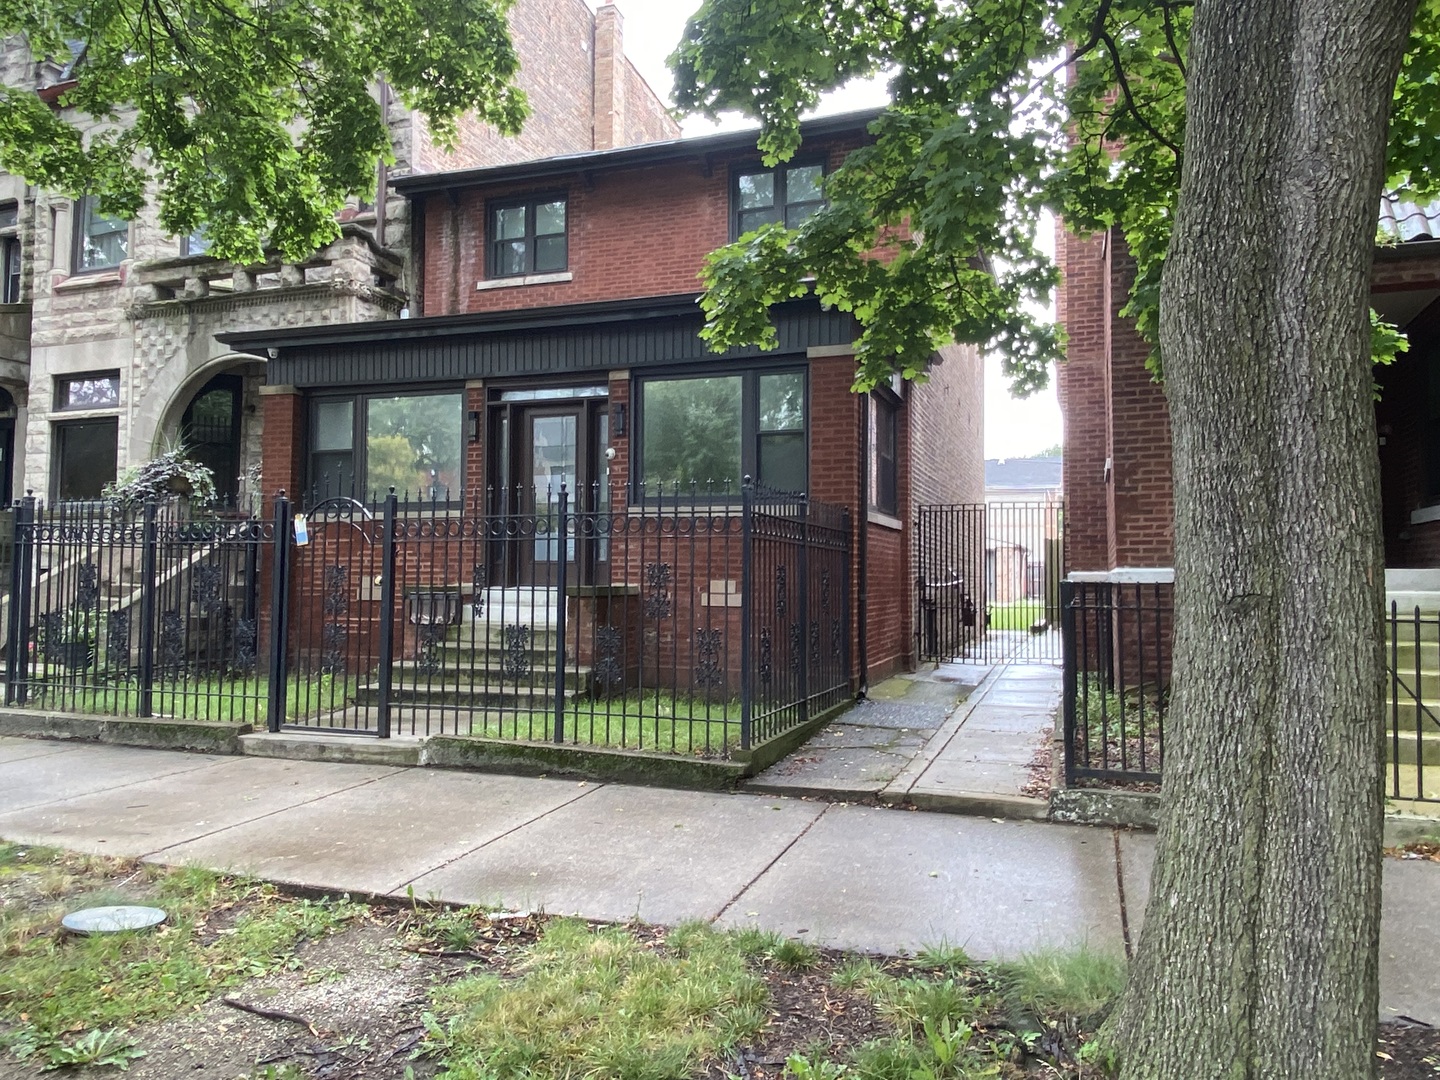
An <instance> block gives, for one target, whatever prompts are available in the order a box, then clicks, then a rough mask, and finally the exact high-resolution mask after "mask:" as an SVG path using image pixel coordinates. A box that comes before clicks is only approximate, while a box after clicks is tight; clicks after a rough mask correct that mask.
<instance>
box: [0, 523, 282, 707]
mask: <svg viewBox="0 0 1440 1080" xmlns="http://www.w3.org/2000/svg"><path fill="white" fill-rule="evenodd" d="M15 541H16V542H15V553H14V556H13V559H12V563H11V567H10V602H9V605H8V608H7V611H6V615H7V621H6V625H7V635H6V672H7V678H6V702H7V704H19V705H30V706H35V707H41V708H45V709H57V710H67V711H78V712H87V713H105V714H111V715H120V716H186V717H191V718H195V719H202V720H242V721H255V720H263V719H264V717H265V708H266V706H265V702H266V700H267V696H268V687H267V674H266V671H265V668H264V664H263V662H262V659H261V658H262V657H263V647H264V641H263V636H264V633H265V629H266V628H265V626H264V625H263V620H262V617H261V612H262V605H261V603H260V577H261V559H262V554H264V553H265V552H267V551H268V549H269V548H270V547H273V545H274V533H273V530H272V529H271V528H270V526H269V525H268V524H267V523H264V522H262V521H259V520H258V519H256V518H255V517H254V516H253V515H252V514H251V513H249V512H248V510H246V509H242V508H239V507H235V506H223V507H220V508H219V509H215V510H210V511H207V512H204V513H192V512H191V511H190V510H189V509H188V508H187V507H186V505H185V504H184V503H183V502H182V501H180V500H174V501H170V502H166V503H158V502H151V503H147V504H144V505H118V504H114V503H104V502H87V503H62V504H59V505H57V506H55V507H45V506H43V505H40V504H37V503H36V502H35V501H34V500H29V499H27V500H25V501H23V502H21V503H19V504H18V505H17V507H16V509H15Z"/></svg>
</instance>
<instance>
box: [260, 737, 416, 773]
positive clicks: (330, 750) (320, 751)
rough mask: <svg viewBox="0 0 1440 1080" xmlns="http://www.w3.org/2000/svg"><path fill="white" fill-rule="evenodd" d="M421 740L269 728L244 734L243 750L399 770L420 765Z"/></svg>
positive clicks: (291, 758) (269, 755)
mask: <svg viewBox="0 0 1440 1080" xmlns="http://www.w3.org/2000/svg"><path fill="white" fill-rule="evenodd" d="M422 742H423V740H421V739H376V738H373V737H368V736H364V735H324V734H311V733H309V732H292V731H282V732H279V733H278V734H271V733H270V732H268V731H260V732H255V733H253V734H250V735H243V736H241V738H240V753H242V754H248V755H250V756H252V757H269V758H287V759H289V760H290V761H333V762H338V763H341V764H345V765H393V766H394V767H395V768H397V769H403V768H414V767H416V766H418V765H419V764H420V750H421V744H422Z"/></svg>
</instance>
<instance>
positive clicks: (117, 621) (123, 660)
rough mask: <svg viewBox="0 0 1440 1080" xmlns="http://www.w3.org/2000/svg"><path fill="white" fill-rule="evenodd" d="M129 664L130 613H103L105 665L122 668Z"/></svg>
mask: <svg viewBox="0 0 1440 1080" xmlns="http://www.w3.org/2000/svg"><path fill="white" fill-rule="evenodd" d="M129 662H130V612H128V611H107V612H106V613H105V663H106V664H108V665H109V666H111V667H117V666H119V667H123V666H124V665H126V664H128V663H129Z"/></svg>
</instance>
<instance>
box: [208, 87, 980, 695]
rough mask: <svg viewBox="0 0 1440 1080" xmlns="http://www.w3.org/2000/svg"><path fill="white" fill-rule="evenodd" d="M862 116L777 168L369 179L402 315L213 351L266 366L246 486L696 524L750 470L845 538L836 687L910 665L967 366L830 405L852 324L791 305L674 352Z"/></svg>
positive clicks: (603, 153) (735, 153) (950, 482)
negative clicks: (773, 344)
mask: <svg viewBox="0 0 1440 1080" xmlns="http://www.w3.org/2000/svg"><path fill="white" fill-rule="evenodd" d="M872 118H873V113H867V114H864V115H847V116H842V117H829V118H823V119H816V120H811V121H808V122H806V123H805V124H804V126H803V128H802V134H803V145H802V147H801V149H800V151H799V152H798V154H797V155H796V157H795V158H794V159H793V161H792V162H791V163H789V164H788V165H783V166H780V167H778V168H766V167H764V166H763V165H762V163H761V161H760V157H759V154H758V153H757V151H756V149H755V133H754V132H742V133H727V134H720V135H713V136H707V137H703V138H692V139H681V140H673V141H669V142H661V143H653V144H647V145H642V146H631V147H623V148H614V149H597V150H594V151H591V152H586V153H579V154H570V155H562V156H553V157H548V158H543V159H539V160H535V161H528V162H521V163H516V164H504V165H491V166H485V167H480V168H474V169H465V170H460V171H452V172H445V173H426V174H423V175H412V176H408V177H405V178H397V179H395V180H393V181H392V183H391V186H392V189H393V190H394V191H396V192H398V193H399V194H400V195H401V196H403V197H404V198H406V199H407V200H408V201H409V204H410V207H409V220H410V221H411V223H412V227H413V236H414V240H413V244H412V252H413V256H414V263H415V265H416V266H417V268H418V272H417V274H416V277H415V280H414V284H413V286H412V290H411V297H410V315H411V317H410V318H408V319H406V320H404V321H392V322H383V323H380V322H370V323H355V324H350V325H310V326H303V327H294V328H277V329H275V330H261V331H251V332H244V333H230V334H225V335H223V337H224V340H225V342H226V343H227V346H228V347H229V348H232V349H235V350H237V351H239V352H244V353H247V354H250V355H268V356H269V357H270V360H269V363H268V370H267V374H268V385H266V386H265V387H264V388H263V389H262V391H261V395H262V396H261V400H262V401H263V404H264V428H265V439H264V449H263V454H264V475H265V480H266V484H267V487H272V488H273V487H283V488H285V489H286V490H287V491H289V492H291V493H295V492H305V493H307V496H306V497H307V498H308V499H309V500H310V501H311V502H315V501H317V500H323V499H324V497H325V496H326V495H327V494H328V493H333V492H336V491H339V492H341V493H349V492H354V493H356V495H357V496H358V497H359V498H360V499H362V500H365V499H368V498H369V496H368V495H367V494H366V493H367V492H376V491H383V490H384V489H385V487H386V486H388V485H391V484H393V485H394V486H396V487H397V489H400V490H402V491H404V490H408V491H410V492H411V494H412V497H413V494H414V493H415V492H416V491H418V492H419V493H420V496H421V498H422V499H423V498H425V497H429V498H430V499H431V500H432V502H433V501H434V500H436V499H437V498H438V499H439V500H440V501H441V502H442V503H443V502H446V501H449V502H451V503H453V504H454V505H455V506H456V507H457V511H456V512H457V513H460V512H461V510H460V509H459V508H462V507H463V508H475V509H476V510H477V512H479V513H495V512H499V511H501V510H503V509H504V508H505V507H506V506H508V505H510V503H507V502H506V500H517V499H518V500H523V499H526V498H532V497H533V498H538V497H539V496H536V495H535V494H534V493H536V492H537V491H544V490H545V489H547V488H549V489H550V490H551V492H552V494H553V490H554V488H555V487H558V485H560V484H561V483H563V484H564V485H565V486H566V488H567V491H569V492H570V493H572V494H573V496H574V499H575V502H574V503H573V504H572V505H573V506H574V507H575V508H578V509H579V510H581V511H586V512H589V511H594V510H598V509H604V510H605V511H606V512H607V513H609V514H613V515H616V516H617V519H619V518H623V516H624V515H625V514H627V513H629V514H632V515H633V514H644V513H645V512H647V508H649V509H654V508H656V507H661V508H663V507H664V506H666V505H670V504H672V503H674V502H679V503H684V504H685V505H687V506H688V507H690V508H691V509H692V510H693V508H694V507H695V505H696V504H701V505H703V506H704V507H706V508H708V509H707V513H708V514H709V520H711V521H712V522H713V520H714V518H715V515H716V512H717V511H718V513H719V514H720V515H721V516H723V515H724V514H725V513H727V512H733V511H734V510H735V508H736V507H737V505H738V502H739V496H740V482H741V479H742V477H745V476H751V477H754V478H755V480H756V481H757V482H758V483H759V484H760V485H763V486H764V487H766V488H769V489H776V490H782V491H785V492H800V493H804V494H805V495H806V496H808V497H809V498H810V499H812V500H815V501H817V502H823V503H827V504H831V505H832V506H834V507H838V508H842V509H844V510H846V511H848V512H849V515H850V520H851V521H853V522H855V523H857V524H858V527H857V528H856V529H855V530H854V534H855V535H854V540H855V543H854V548H853V558H852V561H851V564H850V566H849V567H848V569H847V571H846V573H847V574H848V577H849V582H850V597H851V600H852V605H851V610H852V611H857V612H863V615H860V616H857V618H856V620H855V625H854V626H853V627H852V628H851V633H852V635H853V636H854V638H855V643H856V647H857V648H858V649H859V655H863V656H864V657H865V658H866V659H865V665H864V667H865V670H864V671H863V672H862V673H859V674H857V675H856V676H855V678H856V679H857V680H858V679H862V678H865V677H868V678H879V677H883V676H884V675H886V674H889V673H892V672H895V671H898V670H902V669H905V668H907V667H910V666H913V664H914V659H915V636H914V626H913V608H914V603H913V597H912V595H911V593H912V590H911V587H910V585H909V584H908V583H910V582H913V580H914V573H913V567H912V547H913V545H912V541H911V526H912V520H913V516H914V513H913V512H914V508H915V506H916V505H918V504H919V503H922V502H978V501H979V500H980V498H981V492H982V488H983V468H982V461H981V458H982V453H981V438H982V423H983V420H982V373H981V367H980V362H979V357H978V355H977V353H976V351H975V350H973V349H971V348H968V347H960V346H952V347H948V348H946V349H944V350H942V352H941V354H940V355H939V356H938V357H937V363H936V364H935V366H934V368H933V370H932V373H931V377H930V379H929V381H928V382H926V383H924V384H923V385H919V386H913V385H904V384H901V383H899V382H898V381H897V383H896V384H895V385H893V386H887V387H884V388H881V389H878V390H876V391H874V392H873V393H871V394H869V395H864V396H862V395H857V394H855V393H853V392H852V391H851V384H852V382H853V379H854V373H855V363H854V349H853V344H852V342H853V340H854V338H855V336H856V330H855V326H854V324H853V322H852V320H851V318H850V316H849V315H847V314H845V313H842V312H838V311H833V310H825V309H823V308H822V307H821V306H820V304H819V303H818V302H817V301H816V300H815V299H813V298H807V299H801V300H796V301H792V302H788V303H785V304H782V305H779V306H778V307H777V308H776V310H775V311H774V313H773V318H774V321H775V324H776V326H777V330H778V333H779V347H778V348H777V349H775V350H773V351H769V352H761V351H759V350H756V349H737V350H732V351H730V352H728V353H726V354H723V355H716V354H714V353H712V352H710V351H709V350H708V348H707V346H706V345H705V344H704V343H703V342H702V341H701V340H700V338H699V336H698V332H699V330H700V328H701V325H702V316H701V313H700V311H699V309H698V307H697V304H696V300H697V296H698V288H699V286H698V282H697V274H698V272H699V270H700V267H701V264H702V261H703V259H704V257H705V255H706V254H707V253H708V252H709V251H711V250H713V249H714V248H716V247H719V246H721V245H723V244H725V243H726V242H728V241H729V240H730V239H732V238H733V237H734V236H736V235H738V234H739V233H740V232H742V231H746V230H748V229H750V228H753V227H754V226H755V225H756V224H758V223H760V222H762V221H766V220H780V219H784V220H789V221H790V222H792V223H794V222H797V221H798V220H800V219H801V218H802V217H803V215H804V214H805V213H807V212H808V211H809V210H810V209H811V208H813V207H815V206H818V205H820V202H821V199H822V196H821V194H820V179H821V177H823V175H824V173H825V172H827V171H829V170H830V169H833V168H834V167H836V166H837V165H838V164H839V163H840V162H841V161H842V160H843V158H844V156H845V154H846V153H847V152H848V151H849V150H850V149H853V148H854V147H855V146H857V145H860V143H861V141H862V140H865V139H867V138H868V137H869V136H868V135H867V132H866V126H867V124H868V122H869V120H870V119H872ZM399 412H403V413H404V415H405V416H406V417H408V418H409V419H408V420H407V421H406V424H405V425H403V426H397V424H396V423H395V419H394V416H395V414H397V413H399ZM422 428H423V429H424V430H425V431H426V432H428V433H429V434H427V435H425V436H424V438H425V439H426V440H427V442H426V445H424V446H421V445H420V439H421V435H420V434H419V432H420V431H421V429H422ZM397 437H403V438H407V439H409V440H410V442H409V446H410V448H411V450H410V453H408V454H406V455H402V457H404V459H405V460H404V462H402V464H401V466H400V467H399V469H398V471H397V470H396V469H395V467H394V466H393V464H392V463H391V461H392V459H391V457H390V456H389V453H390V452H389V450H387V449H385V448H386V447H388V446H389V444H390V440H393V439H395V438H397ZM422 459H423V463H422ZM417 463H420V465H419V469H418V472H417ZM517 492H519V493H529V494H517ZM727 508H729V509H728V510H727ZM593 543H594V544H599V543H601V542H600V541H594V542H593ZM698 549H699V543H698V541H697V542H696V544H695V545H693V547H692V548H691V549H689V550H690V552H691V553H690V554H686V551H685V550H684V549H682V548H677V549H676V552H677V554H676V556H675V557H674V558H671V557H669V556H667V562H666V564H665V566H666V573H667V574H669V573H670V572H671V569H670V567H671V564H672V563H674V564H676V569H675V571H674V573H675V574H676V575H677V578H676V580H675V582H674V583H673V584H674V593H675V595H676V596H677V597H683V596H687V595H688V596H690V597H699V598H700V599H699V600H696V601H694V603H695V605H696V606H695V611H696V613H697V618H699V614H698V613H699V612H700V608H701V607H704V606H706V605H712V606H713V605H714V604H715V603H719V602H721V601H719V600H718V599H717V598H719V597H722V596H726V595H730V594H733V592H734V579H735V578H738V577H739V573H740V571H739V569H738V560H739V559H740V558H741V557H742V556H741V553H740V550H739V549H738V548H736V549H734V550H733V551H730V552H729V553H728V554H726V555H725V556H724V557H723V558H725V559H729V560H731V562H730V563H729V564H724V565H722V564H720V563H717V562H715V557H714V556H713V555H712V554H707V555H705V556H704V558H705V559H707V560H709V561H708V562H706V564H705V566H706V569H705V570H704V571H703V573H702V571H700V570H695V571H693V572H694V573H695V575H696V580H695V581H693V582H691V581H688V580H681V579H680V576H681V574H682V567H681V564H684V563H685V562H686V561H687V559H688V560H690V561H691V562H692V563H694V561H695V560H696V559H697V558H700V556H698V555H696V554H694V552H695V551H698ZM527 557H528V556H527ZM559 558H560V556H559V554H558V552H557V551H555V550H554V549H552V550H551V551H550V552H549V554H544V553H543V552H541V551H540V550H539V549H538V548H537V549H536V551H535V553H534V554H533V561H532V562H531V563H530V565H529V568H528V571H529V572H530V573H533V574H534V575H535V578H534V580H536V581H539V580H553V578H552V577H545V576H544V570H543V567H541V566H540V564H541V563H544V562H546V560H547V559H548V560H556V561H558V560H559ZM607 559H609V560H613V562H608V563H607ZM565 561H566V565H567V566H568V565H570V564H571V563H574V564H575V565H574V568H573V570H571V571H569V573H570V575H571V576H569V577H567V579H566V580H568V581H570V582H572V583H574V582H575V581H576V580H577V575H578V578H579V580H581V582H582V587H591V586H597V587H598V586H604V587H612V586H615V583H617V582H623V581H631V580H633V579H635V578H636V577H637V576H639V574H640V570H641V567H640V566H639V564H634V565H622V560H621V559H620V557H619V556H618V555H615V554H614V553H613V552H611V554H610V555H608V556H607V555H603V554H602V555H595V554H593V552H592V554H591V555H590V556H588V561H587V557H584V556H582V555H577V554H575V552H574V551H573V549H572V551H571V553H570V554H569V555H568V556H567V557H566V560H565ZM727 566H728V567H729V568H728V569H727ZM488 572H489V573H491V574H492V575H493V574H495V573H498V571H495V570H494V569H493V568H492V569H491V570H490V571H488ZM477 573H478V570H477ZM587 575H588V576H587ZM702 578H703V580H702ZM507 580H510V579H506V578H503V577H495V576H491V577H488V578H487V579H486V580H485V581H484V582H477V583H476V585H475V591H476V593H477V594H478V593H479V592H480V591H482V590H483V588H484V587H485V586H495V585H503V584H505V583H506V581H507ZM527 580H528V579H527ZM833 584H835V585H838V582H835V583H833ZM468 587H469V586H468V585H467V586H466V588H467V589H468ZM636 587H637V588H638V587H639V586H638V585H637V586H636ZM824 587H825V588H826V589H827V590H828V589H830V588H831V587H832V583H831V582H830V581H829V579H827V580H826V584H825V586H824ZM457 588H458V586H457ZM468 595H469V594H468V593H467V597H468ZM467 602H468V599H467ZM677 602H688V601H681V600H677ZM667 603H668V600H667ZM814 632H815V633H817V634H818V633H819V630H818V628H817V629H815V631H814ZM681 662H682V663H683V662H685V659H684V658H681ZM733 662H736V663H738V662H739V661H738V660H735V661H733Z"/></svg>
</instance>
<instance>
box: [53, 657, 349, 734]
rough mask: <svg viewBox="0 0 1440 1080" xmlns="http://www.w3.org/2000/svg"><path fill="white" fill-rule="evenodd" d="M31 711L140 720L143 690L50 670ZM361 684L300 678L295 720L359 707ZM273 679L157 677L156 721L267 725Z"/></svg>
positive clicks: (128, 681) (289, 692)
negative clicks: (36, 709)
mask: <svg viewBox="0 0 1440 1080" xmlns="http://www.w3.org/2000/svg"><path fill="white" fill-rule="evenodd" d="M27 686H28V690H27V695H26V706H27V707H29V708H40V709H58V710H62V711H64V712H76V713H85V714H91V715H102V716H137V715H138V714H139V711H140V687H139V686H138V685H137V684H136V682H135V677H134V676H133V675H131V674H130V673H129V672H106V671H104V670H95V669H91V670H87V671H77V672H70V671H65V670H63V669H60V668H54V667H50V666H47V667H46V668H45V669H43V670H41V671H37V672H35V673H34V677H33V678H32V679H31V680H30V681H29V682H28V683H27ZM356 686H357V680H355V679H354V678H347V679H336V678H335V677H334V676H333V675H323V674H322V675H294V676H292V677H291V678H290V680H289V682H288V686H287V689H286V705H285V715H286V716H287V717H289V718H290V719H292V720H293V719H295V718H297V717H304V716H317V715H322V714H325V713H330V712H335V711H337V710H339V709H344V708H347V707H348V706H350V705H352V704H354V702H355V693H356ZM269 695H270V679H269V677H268V676H264V675H242V676H239V677H236V678H229V677H224V676H217V675H204V674H196V673H183V674H181V675H179V677H172V676H166V675H163V674H157V676H156V678H155V686H154V691H153V700H152V709H153V712H154V715H155V716H156V717H159V718H162V719H166V718H168V719H176V720H202V721H209V722H212V723H261V722H263V721H264V720H265V719H266V713H267V709H268V702H269Z"/></svg>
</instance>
